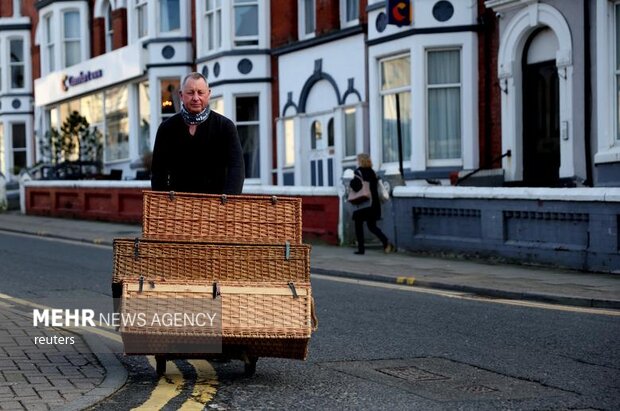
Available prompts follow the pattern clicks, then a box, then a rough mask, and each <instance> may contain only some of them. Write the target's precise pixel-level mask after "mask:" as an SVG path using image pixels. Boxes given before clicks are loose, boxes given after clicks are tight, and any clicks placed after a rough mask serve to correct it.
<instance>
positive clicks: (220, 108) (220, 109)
mask: <svg viewBox="0 0 620 411" xmlns="http://www.w3.org/2000/svg"><path fill="white" fill-rule="evenodd" d="M209 108H210V109H211V110H213V111H215V112H216V113H219V114H224V99H223V98H221V97H218V98H212V99H211V100H209Z"/></svg>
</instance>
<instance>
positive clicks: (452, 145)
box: [428, 50, 461, 160]
mask: <svg viewBox="0 0 620 411" xmlns="http://www.w3.org/2000/svg"><path fill="white" fill-rule="evenodd" d="M428 158H429V159H431V160H439V159H458V158H461V88H460V51H459V50H449V51H433V52H429V53H428Z"/></svg>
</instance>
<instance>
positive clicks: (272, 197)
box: [271, 196, 278, 205]
mask: <svg viewBox="0 0 620 411" xmlns="http://www.w3.org/2000/svg"><path fill="white" fill-rule="evenodd" d="M277 203H278V197H276V196H271V204H273V205H276V204H277Z"/></svg>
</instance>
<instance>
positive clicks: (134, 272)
mask: <svg viewBox="0 0 620 411" xmlns="http://www.w3.org/2000/svg"><path fill="white" fill-rule="evenodd" d="M140 276H143V277H144V279H145V280H155V281H197V280H202V281H205V282H209V283H211V282H213V281H242V280H243V281H285V282H288V281H293V282H309V281H310V246H308V245H291V246H290V247H289V248H288V259H287V247H286V246H285V245H260V246H259V245H255V246H252V245H230V244H229V245H225V244H218V245H214V244H206V243H197V242H163V241H157V240H139V241H137V242H136V240H129V239H126V240H125V239H116V240H114V273H113V280H112V281H113V282H115V283H120V282H122V281H130V280H131V281H133V280H137V279H138V278H139V277H140Z"/></svg>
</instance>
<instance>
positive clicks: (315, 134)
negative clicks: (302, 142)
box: [310, 120, 323, 150]
mask: <svg viewBox="0 0 620 411" xmlns="http://www.w3.org/2000/svg"><path fill="white" fill-rule="evenodd" d="M310 127H311V128H310V148H311V149H313V150H314V149H316V146H317V141H319V140H320V139H322V138H323V126H321V122H320V121H318V120H315V121H313V122H312V125H311V126H310Z"/></svg>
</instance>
